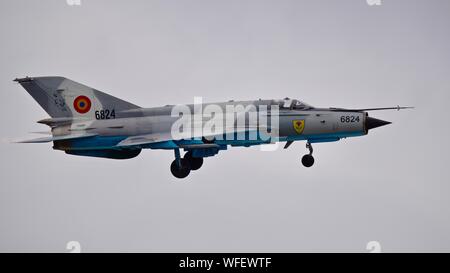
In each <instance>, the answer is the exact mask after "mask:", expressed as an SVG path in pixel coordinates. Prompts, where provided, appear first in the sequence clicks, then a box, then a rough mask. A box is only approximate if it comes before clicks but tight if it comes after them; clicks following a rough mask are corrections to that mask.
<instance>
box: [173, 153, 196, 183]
mask: <svg viewBox="0 0 450 273" xmlns="http://www.w3.org/2000/svg"><path fill="white" fill-rule="evenodd" d="M180 163H181V164H180V165H181V166H178V164H177V160H174V161H173V162H172V164H170V171H171V172H172V174H173V176H175V177H176V178H180V179H182V178H185V177H187V176H188V175H189V173H190V172H191V165H190V164H189V161H188V160H186V159H184V158H181V159H180Z"/></svg>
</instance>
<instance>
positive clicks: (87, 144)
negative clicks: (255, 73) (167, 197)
mask: <svg viewBox="0 0 450 273" xmlns="http://www.w3.org/2000/svg"><path fill="white" fill-rule="evenodd" d="M364 134H365V133H364V132H349V133H339V134H320V135H308V136H307V135H298V136H290V137H281V138H278V139H272V141H271V142H272V143H273V142H277V141H279V142H284V141H300V140H308V141H309V142H310V143H319V142H332V141H338V140H340V139H341V138H346V137H357V136H362V135H364ZM126 138H127V137H125V136H95V137H90V138H81V139H73V140H69V141H66V142H67V144H66V145H65V146H66V147H70V148H69V149H70V150H103V149H119V150H120V149H123V148H117V147H116V145H117V144H118V143H119V142H121V141H122V140H124V139H126ZM214 143H215V144H217V145H219V146H220V147H221V148H219V149H217V148H216V150H222V149H226V147H227V146H228V145H231V146H234V147H250V146H254V145H261V144H267V143H270V141H266V140H262V139H256V140H226V139H224V140H216V141H215V142H214ZM195 144H203V142H202V140H201V139H192V140H180V141H172V140H171V141H164V142H159V143H152V144H146V145H140V146H137V147H129V148H127V149H165V150H167V149H170V150H172V149H177V148H179V147H180V146H184V145H195ZM179 145H180V146H179ZM196 150H200V149H196ZM205 150H206V149H205Z"/></svg>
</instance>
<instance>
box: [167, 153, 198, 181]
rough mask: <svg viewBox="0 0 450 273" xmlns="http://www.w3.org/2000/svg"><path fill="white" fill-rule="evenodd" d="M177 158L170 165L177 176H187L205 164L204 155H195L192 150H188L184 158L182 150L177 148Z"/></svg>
mask: <svg viewBox="0 0 450 273" xmlns="http://www.w3.org/2000/svg"><path fill="white" fill-rule="evenodd" d="M174 151H175V160H174V161H173V162H172V164H171V165H170V171H171V172H172V174H173V176H175V177H176V178H180V179H181V178H185V177H187V176H188V175H189V174H190V173H191V171H196V170H198V169H200V168H201V167H202V165H203V157H193V156H192V152H187V153H186V154H185V155H184V157H183V158H181V156H180V150H179V149H175V150H174Z"/></svg>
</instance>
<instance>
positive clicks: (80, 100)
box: [73, 96, 92, 114]
mask: <svg viewBox="0 0 450 273" xmlns="http://www.w3.org/2000/svg"><path fill="white" fill-rule="evenodd" d="M91 105H92V104H91V100H90V99H89V98H88V97H86V96H78V97H77V98H76V99H75V100H74V101H73V108H75V110H76V111H77V112H78V113H80V114H86V113H87V112H89V110H91Z"/></svg>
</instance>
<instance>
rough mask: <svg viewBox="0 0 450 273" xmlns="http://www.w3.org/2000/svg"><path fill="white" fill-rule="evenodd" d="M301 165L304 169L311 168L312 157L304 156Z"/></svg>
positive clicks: (312, 163)
mask: <svg viewBox="0 0 450 273" xmlns="http://www.w3.org/2000/svg"><path fill="white" fill-rule="evenodd" d="M302 164H303V166H305V167H306V168H309V167H311V166H312V165H314V157H313V156H312V155H304V156H303V157H302Z"/></svg>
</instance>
